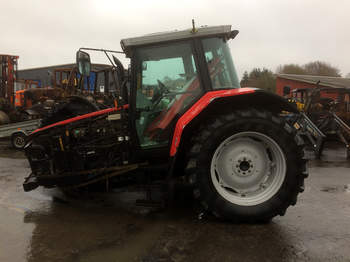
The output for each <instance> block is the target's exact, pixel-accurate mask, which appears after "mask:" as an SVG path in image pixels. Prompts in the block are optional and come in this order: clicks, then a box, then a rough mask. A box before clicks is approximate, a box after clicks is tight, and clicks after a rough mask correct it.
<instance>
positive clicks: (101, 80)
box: [17, 63, 112, 89]
mask: <svg viewBox="0 0 350 262" xmlns="http://www.w3.org/2000/svg"><path fill="white" fill-rule="evenodd" d="M75 66H76V64H75V63H74V64H73V63H72V64H62V65H53V66H46V67H37V68H29V69H22V70H18V75H17V78H18V79H25V80H32V81H36V82H37V83H38V85H39V87H48V86H53V83H54V82H55V81H56V85H55V86H60V85H61V84H62V82H64V81H67V79H68V77H69V73H70V71H71V70H72V69H73V68H74V67H75ZM110 69H111V66H110V65H106V64H92V69H91V71H92V73H91V74H90V77H89V79H88V81H89V82H90V85H89V86H97V87H98V88H101V89H103V88H104V86H105V83H106V82H107V81H108V82H111V81H112V77H111V76H110V74H98V73H96V72H104V71H109V70H110ZM106 75H108V76H106ZM84 83H85V85H86V84H87V81H85V82H84ZM110 85H111V83H110Z"/></svg>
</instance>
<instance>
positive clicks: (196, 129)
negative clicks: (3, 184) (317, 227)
mask: <svg viewBox="0 0 350 262" xmlns="http://www.w3.org/2000/svg"><path fill="white" fill-rule="evenodd" d="M237 34H238V31H237V30H231V26H229V25H224V26H213V27H201V28H195V27H194V26H193V28H192V29H188V30H183V31H173V32H165V33H156V34H151V35H145V36H141V37H134V38H128V39H123V40H122V41H121V46H122V49H123V53H125V55H126V57H127V58H130V61H131V66H130V68H129V70H124V68H123V66H122V63H121V62H120V61H119V60H118V59H117V58H116V57H114V56H113V59H110V61H111V63H112V64H113V68H114V73H115V75H114V79H115V81H116V85H117V86H118V88H119V91H120V92H119V97H118V105H115V107H113V108H108V109H103V110H99V111H94V110H87V111H86V112H85V113H84V114H81V115H77V116H75V117H71V118H69V119H65V118H64V114H62V112H61V111H57V112H56V113H57V114H61V116H53V117H55V119H61V120H60V121H58V122H55V123H52V124H49V125H47V126H44V127H42V128H39V129H38V130H36V131H35V132H33V133H32V134H31V136H30V137H29V139H28V141H27V145H26V147H25V153H26V156H27V158H28V160H29V163H30V166H31V170H32V173H31V174H30V175H29V176H28V177H27V178H26V179H25V182H24V184H23V187H24V190H25V191H30V190H33V189H35V188H37V187H38V186H44V187H59V188H61V189H63V190H68V191H69V190H76V191H78V192H79V190H84V189H87V188H88V189H89V190H90V189H91V188H100V189H101V188H104V189H105V190H110V189H112V188H116V187H124V186H128V185H143V186H145V185H148V186H149V188H152V186H154V187H155V186H156V185H158V186H159V185H161V186H162V187H164V188H166V189H167V190H168V191H169V192H170V191H171V190H172V189H173V187H174V186H172V185H174V181H182V182H183V181H185V182H186V183H187V184H188V185H190V186H191V188H192V189H193V195H194V198H195V199H197V200H198V203H199V204H200V205H201V206H202V208H203V210H205V211H207V212H208V213H212V214H214V215H215V216H217V217H219V218H222V219H225V220H230V221H240V222H259V221H269V220H270V219H272V218H273V217H274V216H276V215H284V213H285V211H286V209H287V208H288V207H289V206H290V205H294V204H295V203H296V201H297V195H298V194H299V193H300V192H302V191H303V188H304V179H305V178H306V177H307V170H306V160H305V159H304V154H303V140H302V139H301V138H300V137H299V135H298V130H297V128H298V124H297V120H296V121H295V122H291V121H288V122H286V121H285V118H284V117H283V116H282V115H281V112H282V111H283V113H284V114H285V112H289V113H290V114H292V115H294V116H296V117H295V119H298V114H299V113H298V111H297V109H296V107H294V106H293V105H291V104H289V103H288V102H287V101H285V100H284V99H283V98H281V97H279V96H277V95H274V94H272V93H267V92H265V91H263V90H260V89H255V88H240V85H239V81H238V77H237V74H236V71H235V67H234V64H233V61H232V57H231V53H230V50H229V46H228V42H229V41H230V40H231V39H234V38H235V37H236V35H237ZM82 50H83V49H80V50H79V51H78V52H77V66H78V70H79V73H80V74H82V75H84V76H88V75H89V72H90V67H91V66H90V56H89V54H88V53H86V52H84V51H82ZM102 51H104V52H105V53H106V54H107V52H108V50H102ZM108 57H109V56H108ZM109 58H110V57H109ZM112 60H113V61H112ZM124 72H128V73H127V74H125V73H124ZM86 108H88V107H86ZM91 108H93V106H91ZM76 191H75V192H76ZM169 195H171V194H169ZM145 201H146V200H145Z"/></svg>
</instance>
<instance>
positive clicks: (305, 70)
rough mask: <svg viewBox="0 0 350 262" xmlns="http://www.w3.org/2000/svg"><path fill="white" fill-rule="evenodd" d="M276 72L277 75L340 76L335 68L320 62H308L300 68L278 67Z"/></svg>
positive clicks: (294, 66)
mask: <svg viewBox="0 0 350 262" xmlns="http://www.w3.org/2000/svg"><path fill="white" fill-rule="evenodd" d="M276 72H277V74H295V75H318V76H335V77H339V76H341V75H340V70H339V69H338V68H337V67H334V66H332V65H331V64H329V63H326V62H322V61H314V62H309V63H307V64H305V65H302V66H300V65H298V64H286V65H280V66H278V67H277V70H276Z"/></svg>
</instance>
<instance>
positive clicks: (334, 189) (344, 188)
mask: <svg viewBox="0 0 350 262" xmlns="http://www.w3.org/2000/svg"><path fill="white" fill-rule="evenodd" d="M321 191H322V192H326V193H344V192H345V193H350V184H348V185H338V186H324V187H322V188H321Z"/></svg>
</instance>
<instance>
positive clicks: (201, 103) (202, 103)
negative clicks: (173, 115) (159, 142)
mask: <svg viewBox="0 0 350 262" xmlns="http://www.w3.org/2000/svg"><path fill="white" fill-rule="evenodd" d="M254 92H255V89H253V88H247V87H245V88H236V89H229V90H218V91H210V92H208V93H206V94H205V95H204V96H202V97H201V98H200V99H199V100H198V101H197V102H196V103H195V104H194V105H193V106H192V107H191V108H190V109H188V110H187V112H186V113H185V114H183V115H182V116H181V117H180V118H179V120H178V121H177V123H176V126H175V131H174V136H173V139H172V143H171V147H170V156H174V155H175V154H176V152H177V148H178V146H179V144H180V140H181V135H182V132H183V130H184V128H185V127H186V125H187V124H188V123H190V122H191V121H192V120H193V119H194V118H195V117H196V116H197V115H198V114H199V113H200V112H202V111H203V109H204V108H206V107H207V106H208V105H209V104H210V103H211V102H212V101H213V100H215V99H216V98H219V97H227V96H238V95H244V94H250V93H254Z"/></svg>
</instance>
